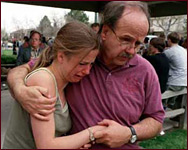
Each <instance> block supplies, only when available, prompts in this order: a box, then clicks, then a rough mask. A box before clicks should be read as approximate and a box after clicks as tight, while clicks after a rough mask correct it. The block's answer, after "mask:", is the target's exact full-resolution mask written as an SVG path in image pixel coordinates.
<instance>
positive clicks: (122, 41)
mask: <svg viewBox="0 0 188 150" xmlns="http://www.w3.org/2000/svg"><path fill="white" fill-rule="evenodd" d="M110 29H111V30H112V32H113V33H114V35H115V36H116V39H117V40H118V42H119V43H120V46H122V47H124V48H128V49H131V48H134V49H135V50H139V49H140V47H141V45H142V43H140V42H139V41H138V42H136V43H135V45H134V47H133V46H132V43H131V42H129V41H127V40H125V39H121V38H120V37H119V36H117V34H116V32H115V31H114V29H113V28H110Z"/></svg>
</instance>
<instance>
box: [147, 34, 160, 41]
mask: <svg viewBox="0 0 188 150" xmlns="http://www.w3.org/2000/svg"><path fill="white" fill-rule="evenodd" d="M146 37H148V38H149V41H150V40H151V39H153V38H157V37H158V36H157V35H147V36H146Z"/></svg>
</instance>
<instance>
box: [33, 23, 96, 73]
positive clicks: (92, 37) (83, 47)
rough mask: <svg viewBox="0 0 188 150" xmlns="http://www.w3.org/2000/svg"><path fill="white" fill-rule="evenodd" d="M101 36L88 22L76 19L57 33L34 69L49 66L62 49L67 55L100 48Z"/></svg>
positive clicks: (85, 52)
mask: <svg viewBox="0 0 188 150" xmlns="http://www.w3.org/2000/svg"><path fill="white" fill-rule="evenodd" d="M99 46H100V41H99V36H98V35H97V34H96V33H95V32H94V31H93V30H92V29H91V28H90V27H88V26H87V25H86V24H84V23H81V22H78V21H74V22H69V23H67V24H66V25H64V26H63V27H62V28H61V29H60V30H59V31H58V33H57V36H56V38H55V40H54V43H53V46H52V47H47V48H46V49H44V50H43V51H42V53H41V54H40V56H39V59H38V60H37V62H36V64H35V65H34V67H33V69H32V70H34V69H37V68H40V67H48V66H49V65H50V64H51V63H52V62H53V60H54V59H56V57H57V52H58V51H62V52H64V54H65V55H66V56H67V57H71V56H72V55H76V54H80V53H82V52H84V54H85V55H87V54H88V53H89V52H90V51H92V50H95V49H99Z"/></svg>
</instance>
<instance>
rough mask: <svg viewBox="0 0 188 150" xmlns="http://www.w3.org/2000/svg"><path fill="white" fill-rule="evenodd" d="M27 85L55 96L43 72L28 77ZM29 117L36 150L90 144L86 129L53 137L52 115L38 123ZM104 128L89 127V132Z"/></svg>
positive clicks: (47, 76)
mask: <svg viewBox="0 0 188 150" xmlns="http://www.w3.org/2000/svg"><path fill="white" fill-rule="evenodd" d="M27 85H28V86H33V85H36V86H42V87H44V88H48V91H49V92H50V94H51V95H52V96H55V95H56V91H55V85H54V81H53V79H52V77H51V76H50V75H49V74H48V73H45V72H44V71H43V72H40V73H36V74H34V75H32V76H31V77H29V79H28V80H27ZM30 117H31V125H32V131H33V136H34V139H35V143H36V146H37V148H38V149H77V148H80V147H82V146H83V145H84V144H86V143H89V142H90V139H89V131H88V129H85V130H83V131H81V132H79V133H76V134H73V135H69V136H63V137H55V121H54V114H50V115H49V116H48V117H49V118H50V120H49V121H40V120H38V119H36V118H34V117H32V116H30ZM104 128H105V127H104V126H95V127H91V131H92V132H95V131H98V130H102V129H104Z"/></svg>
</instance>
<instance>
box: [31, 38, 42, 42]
mask: <svg viewBox="0 0 188 150" xmlns="http://www.w3.org/2000/svg"><path fill="white" fill-rule="evenodd" d="M31 41H36V42H38V41H40V39H32V38H31Z"/></svg>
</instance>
